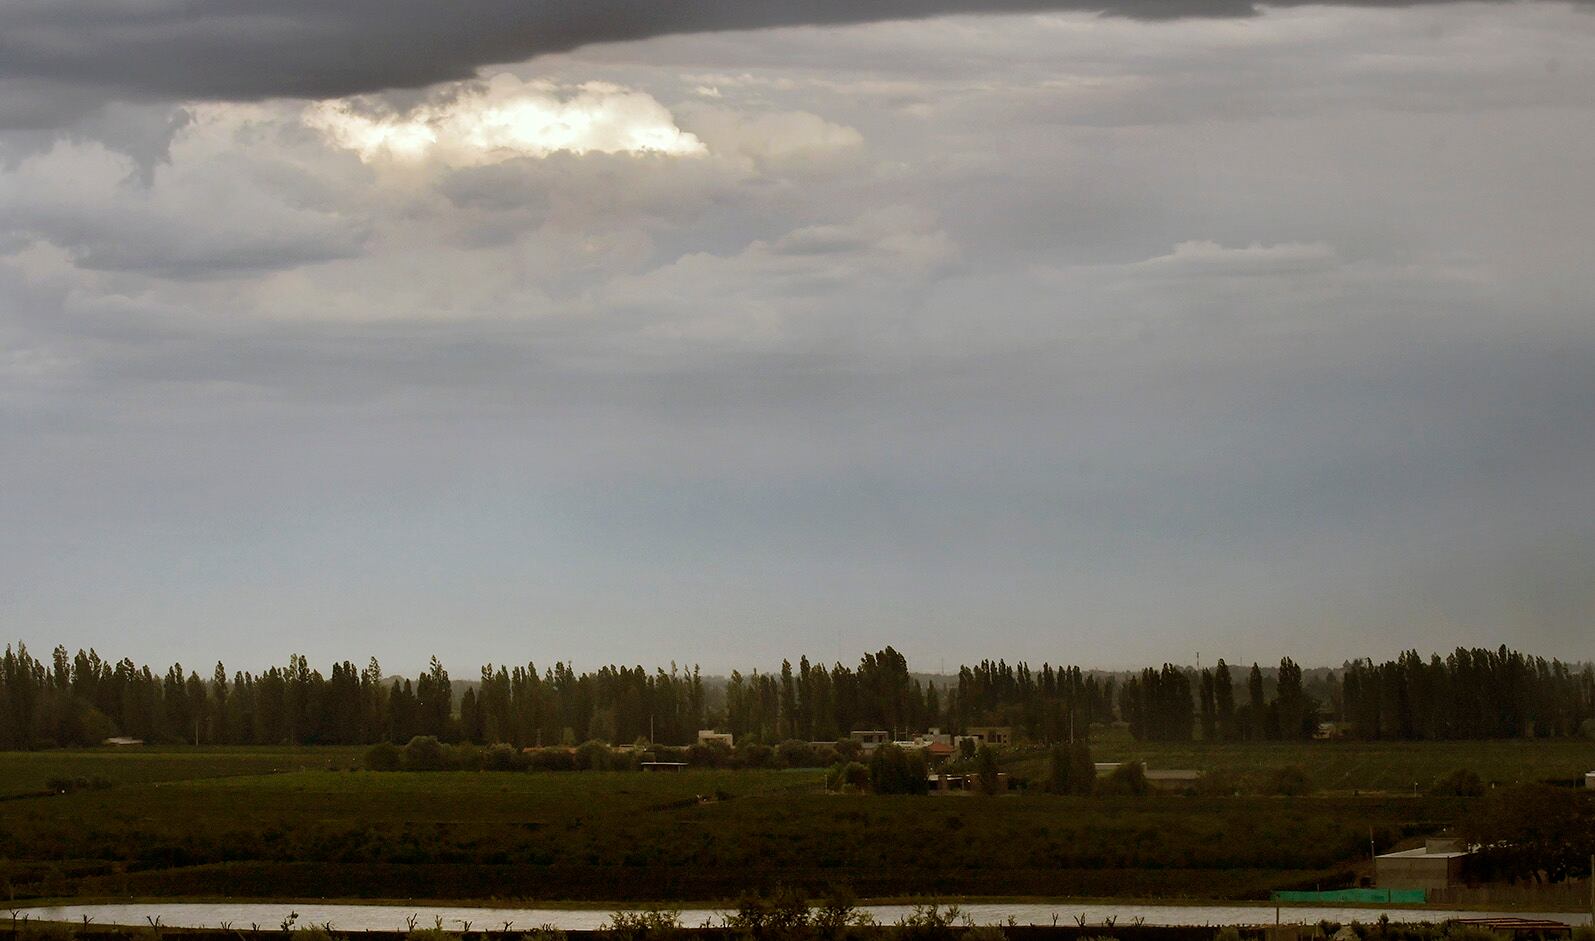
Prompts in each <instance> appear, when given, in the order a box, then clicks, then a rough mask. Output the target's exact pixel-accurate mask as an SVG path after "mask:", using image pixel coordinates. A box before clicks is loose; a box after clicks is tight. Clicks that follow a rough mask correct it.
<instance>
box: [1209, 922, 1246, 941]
mask: <svg viewBox="0 0 1595 941" xmlns="http://www.w3.org/2000/svg"><path fill="white" fill-rule="evenodd" d="M1213 941H1241V930H1240V929H1239V928H1237V927H1235V926H1234V925H1225V926H1224V927H1222V928H1220V929H1218V933H1217V934H1215V935H1213Z"/></svg>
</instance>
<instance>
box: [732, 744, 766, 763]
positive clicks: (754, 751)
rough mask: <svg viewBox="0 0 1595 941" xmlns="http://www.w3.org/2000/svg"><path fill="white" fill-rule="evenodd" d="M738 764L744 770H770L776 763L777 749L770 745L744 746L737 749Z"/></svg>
mask: <svg viewBox="0 0 1595 941" xmlns="http://www.w3.org/2000/svg"><path fill="white" fill-rule="evenodd" d="M737 763H738V764H740V765H741V766H742V767H744V768H768V767H770V766H771V765H773V764H774V763H775V749H773V748H771V747H770V746H768V745H758V744H753V745H743V746H741V747H739V748H738V749H737Z"/></svg>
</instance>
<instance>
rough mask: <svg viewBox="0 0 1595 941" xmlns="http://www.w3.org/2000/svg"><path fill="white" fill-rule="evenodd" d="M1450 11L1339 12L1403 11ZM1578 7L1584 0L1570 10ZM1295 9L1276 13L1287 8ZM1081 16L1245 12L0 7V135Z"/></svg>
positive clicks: (1403, 0)
mask: <svg viewBox="0 0 1595 941" xmlns="http://www.w3.org/2000/svg"><path fill="white" fill-rule="evenodd" d="M1425 2H1451V0H1351V5H1356V6H1410V5H1414V4H1415V3H1425ZM1576 2H1578V3H1579V4H1580V5H1585V4H1587V3H1588V2H1590V0H1576ZM1298 3H1299V0H1286V2H1285V3H1283V4H1276V5H1285V6H1291V5H1298ZM1051 10H1059V11H1067V10H1072V11H1086V12H1103V13H1109V14H1115V15H1121V16H1128V17H1136V18H1146V19H1164V18H1171V17H1191V16H1203V17H1212V16H1220V17H1229V16H1246V15H1251V14H1254V13H1255V12H1256V11H1257V7H1256V5H1254V4H1253V3H1252V2H1250V0H873V2H869V3H860V2H858V0H801V2H799V0H700V2H695V3H668V2H664V0H586V2H583V3H580V4H572V3H564V2H558V0H472V2H469V3H466V4H443V5H440V4H437V3H434V2H431V0H345V2H341V3H335V4H328V3H324V2H321V0H277V2H275V3H272V4H271V5H270V6H269V7H263V6H261V5H260V4H258V3H255V2H253V0H211V2H207V3H202V4H201V3H194V2H190V0H151V2H147V3H139V4H134V3H124V2H118V0H20V2H12V3H8V4H6V5H5V6H4V8H3V9H0V88H3V89H5V90H6V91H7V92H8V93H7V94H6V95H4V96H0V97H3V100H5V101H6V102H7V105H6V106H5V107H4V108H0V118H3V119H4V120H5V121H6V124H7V126H29V125H32V126H38V125H40V124H50V123H60V122H62V121H64V120H67V119H68V118H69V117H70V116H72V115H75V114H81V113H83V111H84V110H85V108H86V102H87V101H93V100H114V99H118V98H155V99H191V98H193V99H247V100H255V99H264V98H271V97H282V96H287V97H310V98H325V97H337V96H343V95H349V94H354V93H362V92H373V91H379V90H383V89H390V88H419V87H422V86H426V85H430V84H433V83H436V82H440V81H445V80H459V79H465V78H469V77H470V76H472V75H473V74H474V73H475V71H476V69H478V68H479V67H481V66H484V65H488V64H492V63H501V62H512V61H520V60H524V59H526V58H529V57H531V56H535V55H539V54H544V53H550V52H558V51H565V50H570V49H573V48H577V47H580V46H584V45H587V44H591V43H599V42H608V41H622V40H637V39H644V38H648V37H653V36H660V35H667V34H679V33H694V32H712V31H722V30H747V29H759V28H770V27H780V26H798V25H824V24H848V23H862V22H875V21H882V20H892V19H913V18H924V17H933V16H940V15H946V14H958V13H1012V12H1027V11H1051Z"/></svg>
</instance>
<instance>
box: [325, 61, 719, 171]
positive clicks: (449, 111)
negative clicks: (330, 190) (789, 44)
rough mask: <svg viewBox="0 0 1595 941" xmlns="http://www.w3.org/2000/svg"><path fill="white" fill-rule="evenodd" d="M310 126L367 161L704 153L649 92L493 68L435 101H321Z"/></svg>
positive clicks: (483, 160) (476, 162)
mask: <svg viewBox="0 0 1595 941" xmlns="http://www.w3.org/2000/svg"><path fill="white" fill-rule="evenodd" d="M304 120H305V123H306V124H307V125H309V126H310V127H312V128H315V129H317V130H319V131H321V132H322V133H323V134H325V135H326V136H327V138H328V139H329V140H331V141H333V142H334V143H335V144H337V145H338V146H340V147H344V148H346V149H349V150H353V151H355V152H356V153H358V154H359V155H360V159H361V160H364V161H366V162H368V163H369V162H372V161H376V160H382V159H389V160H401V161H417V160H424V159H429V158H431V159H439V160H442V161H444V162H446V163H450V164H454V165H479V164H485V163H496V162H498V161H501V160H507V159H509V158H512V157H546V156H548V155H549V154H553V153H558V152H562V151H563V152H568V153H574V154H585V153H592V152H597V153H606V154H615V153H631V154H664V155H667V156H673V157H690V156H696V155H699V154H703V153H705V152H706V148H705V147H704V144H703V142H702V141H701V140H699V139H698V138H697V137H696V136H694V135H693V134H691V133H688V132H686V131H683V130H681V129H680V128H679V127H677V126H676V121H675V118H674V117H673V116H672V115H671V113H670V111H669V109H667V108H665V106H664V105H661V104H660V103H659V102H658V101H657V100H655V99H654V97H653V96H652V95H649V94H647V93H646V92H641V91H636V90H633V89H629V88H625V87H623V86H620V85H612V84H609V83H605V82H588V83H585V84H582V85H577V86H560V85H556V84H554V83H552V82H538V81H533V82H522V81H520V80H519V79H517V78H516V77H515V76H513V75H509V74H501V75H496V76H494V77H493V78H492V79H490V80H489V81H488V82H486V83H485V84H482V85H464V86H460V88H459V89H458V91H457V93H456V94H455V95H453V96H452V97H450V98H448V99H447V100H444V101H442V102H440V103H435V104H426V105H421V106H419V107H416V108H414V109H411V110H410V111H407V112H403V113H392V112H383V111H382V110H381V109H380V108H379V107H378V106H377V103H376V102H374V101H371V100H369V99H363V98H341V99H335V100H331V101H322V102H317V103H316V104H313V105H311V106H310V107H308V108H307V109H306V110H305V115H304Z"/></svg>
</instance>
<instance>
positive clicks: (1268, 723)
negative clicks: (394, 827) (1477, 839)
mask: <svg viewBox="0 0 1595 941" xmlns="http://www.w3.org/2000/svg"><path fill="white" fill-rule="evenodd" d="M473 679H474V682H473V683H471V684H467V688H465V689H464V690H463V692H460V693H459V695H458V698H456V692H457V691H456V684H455V683H454V682H452V681H451V678H450V676H449V673H448V671H447V670H445V669H444V667H443V665H442V664H441V663H439V662H438V661H437V660H436V659H434V660H433V661H432V664H431V666H430V668H429V669H428V670H427V671H425V672H424V673H422V674H421V675H420V676H418V677H416V678H415V680H414V681H411V680H410V679H408V678H402V679H392V678H387V677H385V676H384V675H383V672H382V669H381V667H380V665H379V664H378V663H377V662H376V660H375V659H372V660H370V661H369V662H368V663H367V664H366V665H365V666H364V667H361V666H357V665H356V664H354V663H351V662H348V661H344V662H341V663H335V664H333V665H332V668H331V670H330V672H329V673H327V674H323V673H322V672H321V671H320V670H316V669H312V668H311V666H310V665H309V663H308V662H306V660H305V658H304V657H302V656H297V655H296V656H293V657H290V658H289V661H288V664H287V666H286V667H272V668H271V669H269V670H266V671H265V672H263V673H259V674H254V673H248V672H234V673H231V674H229V673H228V671H227V669H226V667H224V666H223V665H222V664H220V663H217V664H216V665H215V667H214V669H213V670H211V671H209V675H208V676H206V677H201V676H200V675H199V674H198V673H197V672H195V671H191V670H185V669H184V668H183V666H182V665H181V664H173V665H172V666H171V667H169V668H167V669H166V670H164V671H156V670H152V669H151V668H150V667H148V666H140V665H137V664H135V663H134V662H133V661H131V660H128V659H123V660H119V661H115V662H112V661H110V660H107V659H104V658H102V657H101V656H100V655H99V654H98V653H97V652H95V651H93V650H90V651H79V652H78V653H77V654H75V655H72V654H69V653H68V652H67V650H66V649H65V648H61V647H57V648H56V649H55V650H54V651H53V652H52V654H51V656H50V658H49V659H48V660H47V661H41V660H39V659H37V658H35V657H34V656H33V655H32V654H31V653H30V652H29V651H28V650H27V649H26V648H25V647H24V646H22V645H20V644H19V645H17V646H16V647H15V648H12V647H7V648H6V650H5V653H4V655H3V656H0V749H32V748H45V747H52V746H62V745H91V744H97V743H99V742H100V741H102V740H103V739H106V738H109V737H112V736H128V737H133V738H138V739H143V740H146V741H150V742H166V743H178V742H187V743H204V744H213V745H214V744H235V745H309V744H321V745H329V744H343V745H353V744H372V743H375V742H381V741H388V742H393V743H396V744H402V743H405V742H408V741H409V740H410V739H412V738H413V737H415V736H418V735H419V736H432V737H434V738H437V739H439V740H441V741H445V742H454V741H466V742H475V743H479V744H494V743H505V744H509V745H513V746H515V747H517V748H522V747H527V746H550V745H575V744H576V743H578V742H581V741H585V740H589V739H592V740H597V741H603V742H609V743H624V742H632V741H634V740H636V739H638V738H647V739H648V740H650V741H652V742H657V743H662V744H667V745H690V744H692V743H693V742H694V741H695V740H696V733H697V731H698V730H699V729H704V728H717V729H721V730H724V731H728V732H731V733H732V734H733V735H735V736H736V738H737V740H738V741H739V742H740V741H743V740H747V741H752V742H757V743H762V744H766V745H772V746H773V745H775V744H777V743H779V742H782V741H785V740H799V741H834V740H836V739H838V738H845V737H846V736H847V734H848V733H849V732H850V731H852V730H854V729H860V728H868V729H882V730H886V731H889V732H891V733H893V734H894V735H895V736H897V737H906V736H907V735H909V734H911V733H913V732H918V731H923V730H925V729H926V728H929V727H932V726H935V727H939V728H942V729H944V730H948V731H953V732H959V731H962V730H964V729H967V728H969V727H971V726H979V725H1003V726H1010V727H1012V728H1013V729H1014V730H1015V732H1016V734H1017V735H1018V736H1019V738H1021V739H1023V740H1028V741H1032V742H1038V743H1050V742H1057V741H1068V740H1070V739H1071V738H1073V737H1074V736H1073V735H1071V731H1073V730H1079V729H1083V728H1085V727H1086V726H1089V725H1091V724H1093V723H1100V724H1110V723H1115V722H1118V723H1122V724H1124V726H1125V727H1127V728H1128V729H1129V731H1130V733H1131V734H1132V735H1133V736H1134V737H1135V738H1136V739H1137V740H1139V741H1145V742H1182V741H1192V740H1197V739H1199V740H1201V741H1204V742H1210V743H1216V742H1235V741H1247V742H1256V741H1294V740H1301V739H1307V738H1311V737H1313V735H1315V734H1318V733H1319V732H1320V723H1322V722H1333V723H1336V725H1335V727H1334V731H1333V734H1335V735H1337V736H1341V735H1343V736H1347V737H1352V738H1360V739H1365V740H1384V739H1398V740H1424V741H1440V740H1467V739H1492V738H1505V739H1513V738H1526V739H1544V738H1568V737H1575V736H1580V735H1583V736H1586V737H1588V736H1591V735H1595V668H1592V667H1591V666H1589V665H1572V664H1566V663H1562V662H1559V661H1557V660H1546V659H1544V658H1541V657H1533V656H1528V655H1525V654H1522V653H1519V652H1517V651H1512V650H1508V649H1507V648H1505V647H1502V648H1499V649H1497V650H1487V649H1474V650H1467V649H1458V650H1456V651H1453V652H1452V653H1451V654H1450V655H1448V656H1446V657H1443V658H1442V657H1440V656H1439V655H1438V654H1436V655H1433V656H1431V657H1430V658H1428V659H1427V660H1426V659H1424V658H1423V657H1421V656H1419V655H1418V654H1417V653H1416V652H1415V651H1414V652H1409V653H1407V654H1403V655H1402V656H1401V657H1400V658H1398V659H1397V660H1394V661H1389V662H1385V663H1373V662H1372V661H1368V660H1353V661H1350V662H1348V663H1346V664H1344V665H1343V666H1342V667H1340V668H1338V669H1335V670H1328V669H1319V670H1310V671H1304V670H1303V669H1302V668H1301V667H1300V666H1299V665H1297V664H1296V663H1295V662H1294V661H1292V660H1290V659H1289V658H1286V659H1284V660H1282V661H1281V662H1280V663H1279V665H1278V666H1277V667H1270V668H1266V669H1265V668H1263V667H1260V666H1259V665H1257V664H1253V665H1252V666H1251V667H1250V668H1249V669H1245V670H1241V669H1232V668H1231V667H1230V666H1229V665H1228V664H1226V663H1225V662H1224V661H1223V660H1220V661H1218V663H1217V664H1216V665H1215V666H1214V667H1212V668H1209V669H1202V670H1193V669H1190V668H1186V667H1178V666H1174V665H1170V664H1164V665H1163V666H1162V667H1161V668H1147V669H1145V670H1141V671H1138V672H1130V673H1123V674H1114V673H1103V672H1093V671H1085V670H1082V669H1081V668H1079V667H1074V666H1053V665H1051V664H1042V665H1041V667H1040V668H1039V669H1033V668H1031V667H1030V666H1029V665H1027V664H1024V663H1018V664H1008V663H1006V662H1004V661H1000V660H999V661H995V662H993V661H989V660H988V661H983V662H982V663H980V664H978V665H975V666H965V667H961V668H960V669H959V670H958V673H957V675H956V676H953V677H922V676H918V675H915V674H913V673H911V672H910V671H909V669H908V663H907V661H906V660H905V659H904V658H903V656H902V654H900V653H898V652H897V651H896V650H893V649H892V648H891V647H887V648H885V649H884V650H881V651H879V652H877V653H873V654H867V655H866V656H864V657H863V658H861V659H860V661H859V663H858V665H857V666H856V667H847V666H844V665H842V664H840V663H837V664H833V665H832V666H830V667H826V666H825V665H823V664H811V663H810V662H809V661H808V659H807V658H800V659H799V660H798V663H797V665H796V666H793V665H792V664H791V663H783V664H782V665H781V668H780V670H779V671H778V672H776V673H760V672H758V671H754V672H752V673H750V674H742V673H740V672H733V673H732V674H731V676H730V677H729V678H728V679H726V680H723V681H720V680H711V679H707V678H705V677H703V676H702V675H701V674H700V673H699V671H698V669H697V668H693V669H692V670H690V671H683V670H679V669H676V668H675V667H672V668H671V669H670V670H669V671H668V672H667V671H665V670H663V669H659V670H654V671H651V672H650V671H648V670H646V669H644V668H642V667H640V666H638V667H626V666H609V667H604V668H603V669H600V670H597V671H595V672H591V673H576V672H575V671H574V670H572V669H571V667H570V666H569V665H567V664H564V663H556V664H554V665H553V666H552V667H549V668H547V669H543V670H539V669H538V668H537V666H536V665H535V664H531V663H528V664H525V665H524V666H520V665H517V666H497V665H493V664H488V665H487V666H484V667H482V668H481V671H480V674H479V676H478V677H475V678H473Z"/></svg>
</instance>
